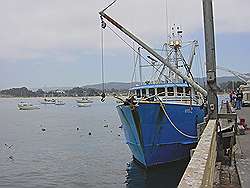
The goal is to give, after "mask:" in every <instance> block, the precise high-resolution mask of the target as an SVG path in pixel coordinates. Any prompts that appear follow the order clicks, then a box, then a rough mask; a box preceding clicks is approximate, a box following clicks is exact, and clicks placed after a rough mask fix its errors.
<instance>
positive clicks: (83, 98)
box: [76, 97, 93, 103]
mask: <svg viewBox="0 0 250 188" xmlns="http://www.w3.org/2000/svg"><path fill="white" fill-rule="evenodd" d="M76 102H77V103H93V101H92V100H90V99H89V98H88V97H82V98H81V99H76Z"/></svg>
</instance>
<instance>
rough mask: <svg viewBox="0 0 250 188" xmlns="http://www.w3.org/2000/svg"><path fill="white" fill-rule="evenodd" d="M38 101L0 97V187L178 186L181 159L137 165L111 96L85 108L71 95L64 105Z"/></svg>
mask: <svg viewBox="0 0 250 188" xmlns="http://www.w3.org/2000/svg"><path fill="white" fill-rule="evenodd" d="M39 100H40V99H23V100H22V101H27V102H32V103H33V104H38V105H39V106H40V107H41V109H39V110H32V111H19V110H17V104H18V102H20V101H21V99H0V120H1V121H0V122H1V123H0V187H18V188H21V187H25V188H27V187H107V188H110V187H126V186H127V187H131V188H140V187H176V186H177V185H178V182H179V180H180V178H181V175H182V173H183V172H184V169H185V166H186V165H187V161H182V162H178V163H174V164H169V165H167V166H164V167H160V168H153V169H150V170H145V169H143V168H141V167H140V166H138V165H137V164H136V163H135V162H134V161H133V160H132V158H131V154H130V151H129V149H128V147H127V145H126V144H125V139H124V136H123V132H122V130H121V129H119V126H120V121H119V118H118V115H117V112H116V109H115V105H116V104H115V102H114V101H112V100H111V99H107V101H106V102H105V103H104V104H103V103H100V102H99V100H98V99H96V100H95V101H94V103H93V104H92V106H91V107H85V108H84V107H83V108H79V107H76V102H75V101H74V99H66V100H64V101H65V102H66V105H64V106H55V105H40V104H39ZM104 125H108V127H104ZM77 127H79V130H78V131H77V130H76V128H77ZM42 128H45V129H46V131H44V132H43V131H42ZM89 132H91V135H89ZM11 145H13V146H11ZM8 146H11V147H10V148H9V147H8Z"/></svg>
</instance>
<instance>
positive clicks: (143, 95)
mask: <svg viewBox="0 0 250 188" xmlns="http://www.w3.org/2000/svg"><path fill="white" fill-rule="evenodd" d="M141 92H142V97H146V89H142V90H141Z"/></svg>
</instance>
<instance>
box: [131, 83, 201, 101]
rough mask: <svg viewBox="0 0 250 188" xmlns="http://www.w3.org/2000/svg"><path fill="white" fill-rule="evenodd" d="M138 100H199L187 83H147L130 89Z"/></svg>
mask: <svg viewBox="0 0 250 188" xmlns="http://www.w3.org/2000/svg"><path fill="white" fill-rule="evenodd" d="M130 91H131V92H132V93H133V95H134V96H135V99H137V100H147V101H154V100H155V97H159V98H160V99H161V100H163V101H190V99H192V101H198V96H197V95H196V93H195V92H194V91H193V89H192V88H191V87H190V86H189V85H188V84H187V83H164V84H146V85H140V86H135V87H133V88H131V89H130Z"/></svg>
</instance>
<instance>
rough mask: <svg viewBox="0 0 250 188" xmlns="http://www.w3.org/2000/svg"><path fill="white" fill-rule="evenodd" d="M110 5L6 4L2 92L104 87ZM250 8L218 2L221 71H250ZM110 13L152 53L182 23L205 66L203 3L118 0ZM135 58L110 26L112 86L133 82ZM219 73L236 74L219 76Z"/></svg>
mask: <svg viewBox="0 0 250 188" xmlns="http://www.w3.org/2000/svg"><path fill="white" fill-rule="evenodd" d="M110 2H111V0H102V1H101V0H22V1H20V0H0V4H1V6H0V28H1V29H0V89H5V88H11V87H21V86H26V87H28V88H43V87H71V86H83V85H86V84H94V83H100V82H101V47H100V46H101V37H100V36H101V27H100V18H99V15H98V12H99V11H100V10H102V9H103V8H104V7H105V6H106V5H108V4H109V3H110ZM249 7H250V1H249V0H238V1H235V0H219V1H214V20H215V32H216V58H217V65H219V66H224V67H227V68H229V69H232V70H235V71H238V72H241V73H246V72H250V63H249V59H250V53H249V52H250V47H249V44H250V22H249V18H250V11H249ZM166 12H167V13H166ZM107 14H109V15H110V16H112V17H113V18H114V19H115V20H117V21H119V23H121V24H122V25H123V26H125V27H126V28H128V29H129V30H130V31H131V32H133V33H134V34H136V35H137V36H138V37H139V38H141V39H142V40H143V41H145V42H146V43H147V44H149V45H150V46H151V47H152V48H161V47H162V45H163V43H164V42H166V39H167V30H169V28H170V27H171V25H173V24H177V25H179V26H181V28H182V29H183V31H184V33H183V38H184V39H186V40H189V41H190V40H198V41H199V45H200V47H199V48H200V51H201V52H200V53H201V57H202V59H203V62H204V61H205V60H204V39H203V38H204V35H203V14H202V1H201V0H188V1H187V0H154V1H149V0H147V1H145V0H118V1H117V2H116V3H115V4H114V6H112V7H111V8H110V9H108V10H107ZM115 31H117V30H116V29H115ZM117 32H118V33H119V34H120V35H121V36H122V37H123V38H124V39H126V41H127V42H129V44H132V41H131V40H129V39H128V38H127V37H126V36H124V35H123V34H121V33H120V32H119V31H117ZM133 58H134V57H133V52H132V50H131V49H129V48H128V47H127V46H126V45H125V44H124V43H123V42H121V40H119V39H118V38H117V37H116V36H115V35H114V34H113V33H112V32H111V31H110V30H109V29H107V28H106V29H105V30H104V73H105V75H104V77H105V81H106V82H110V81H122V82H130V81H131V75H132V72H133V63H134V62H133ZM218 75H219V76H223V75H228V74H227V73H224V72H222V71H218Z"/></svg>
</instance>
